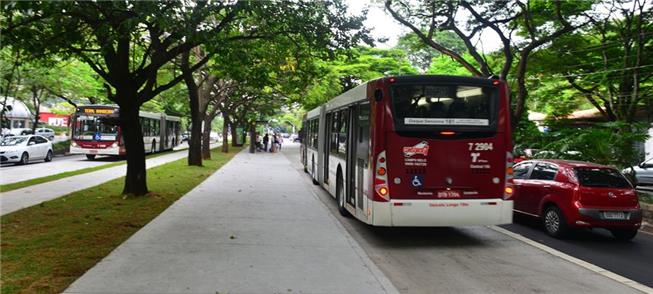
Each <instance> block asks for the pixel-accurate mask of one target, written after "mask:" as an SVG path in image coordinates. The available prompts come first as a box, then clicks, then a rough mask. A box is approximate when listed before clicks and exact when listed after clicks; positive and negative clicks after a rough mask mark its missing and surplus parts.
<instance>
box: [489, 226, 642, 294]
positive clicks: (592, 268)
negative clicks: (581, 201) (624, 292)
mask: <svg viewBox="0 0 653 294" xmlns="http://www.w3.org/2000/svg"><path fill="white" fill-rule="evenodd" d="M488 228H490V229H492V230H494V231H496V232H499V233H501V234H504V235H507V236H509V237H512V238H514V239H517V240H519V241H522V242H524V243H526V244H528V245H531V246H533V247H535V248H537V249H540V250H542V251H545V252H547V253H549V254H551V255H553V256H556V257H559V258H562V259H564V260H566V261H568V262H571V263H573V264H576V265H578V266H580V267H583V268H585V269H588V270H590V271H592V272H595V273H597V274H599V275H602V276H604V277H606V278H609V279H612V280H614V281H616V282H619V283H621V284H623V285H626V286H628V287H630V288H633V289H635V290H638V291H641V292H644V293H653V288H651V287H648V286H646V285H643V284H640V283H638V282H636V281H633V280H631V279H629V278H626V277H624V276H621V275H618V274H615V273H613V272H611V271H609V270H606V269H604V268H602V267H599V266H596V265H594V264H591V263H589V262H587V261H584V260H581V259H578V258H576V257H573V256H571V255H568V254H566V253H563V252H561V251H558V250H556V249H553V248H551V247H549V246H546V245H544V244H542V243H538V242H536V241H533V240H531V239H528V238H526V237H524V236H522V235H519V234H516V233H513V232H511V231H508V230H506V229H504V228H501V227H498V226H488Z"/></svg>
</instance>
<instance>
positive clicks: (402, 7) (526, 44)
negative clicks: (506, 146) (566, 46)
mask: <svg viewBox="0 0 653 294" xmlns="http://www.w3.org/2000/svg"><path fill="white" fill-rule="evenodd" d="M591 5H592V3H590V2H578V1H565V2H563V1H525V2H524V1H499V2H488V1H482V0H478V1H443V2H438V1H424V2H421V3H419V4H414V3H413V2H410V1H404V0H386V1H385V7H386V9H387V10H388V11H389V12H390V14H391V15H392V16H393V17H394V18H395V19H396V20H397V21H399V22H400V23H402V24H403V25H405V26H407V27H409V28H410V29H411V30H412V31H413V32H414V33H415V34H416V35H417V36H419V38H420V39H421V40H422V41H423V42H424V43H425V44H427V45H428V46H430V47H431V48H433V49H434V50H437V51H439V52H440V53H442V54H444V55H447V56H449V57H451V58H452V59H454V60H455V61H456V62H458V63H460V64H461V65H462V66H463V67H464V68H466V69H467V70H468V71H469V72H470V73H472V75H474V76H479V77H489V76H493V75H495V74H498V76H499V78H500V79H502V80H507V79H508V77H509V74H511V70H512V67H513V60H515V59H517V65H516V68H515V71H514V73H512V75H514V80H515V81H514V84H515V85H516V88H517V91H516V93H515V95H511V99H513V101H512V102H513V103H512V104H513V105H514V106H513V111H512V112H513V125H516V124H517V123H518V121H519V119H520V118H521V117H522V113H523V112H524V111H525V102H526V98H527V96H528V90H527V88H526V77H527V67H528V62H529V57H530V56H531V54H532V53H533V52H534V51H535V50H536V49H537V48H539V47H541V46H543V45H544V44H547V43H549V42H551V41H553V40H555V39H557V38H559V37H560V36H562V35H564V34H567V33H569V32H572V31H574V30H575V29H576V28H578V27H579V26H582V25H584V24H585V23H586V22H585V21H582V20H581V16H582V14H583V13H584V11H585V10H587V9H589V8H591ZM486 30H488V31H491V32H492V33H494V34H496V35H497V36H498V37H499V39H500V40H501V44H502V49H501V53H502V60H503V62H502V63H501V65H500V66H493V65H492V64H491V63H490V62H488V58H487V56H486V54H485V53H484V52H483V51H482V50H480V48H478V47H477V42H475V40H477V39H478V38H479V35H480V34H481V33H482V32H484V31H486ZM442 31H449V32H453V33H455V34H456V35H457V36H458V37H459V38H460V39H461V40H462V41H463V42H464V43H465V47H466V48H467V52H468V53H469V56H470V57H471V59H469V58H465V57H464V56H463V55H462V54H460V53H458V52H456V51H454V50H452V48H450V47H447V45H446V44H444V43H442V42H440V41H439V40H438V39H437V38H436V36H437V33H438V32H442ZM472 61H473V62H475V63H476V65H475V64H474V63H473V62H472Z"/></svg>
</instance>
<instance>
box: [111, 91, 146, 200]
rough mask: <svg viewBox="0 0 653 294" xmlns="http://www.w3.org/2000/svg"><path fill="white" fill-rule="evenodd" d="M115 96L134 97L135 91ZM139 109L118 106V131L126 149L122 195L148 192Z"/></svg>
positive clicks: (135, 106) (136, 106)
mask: <svg viewBox="0 0 653 294" xmlns="http://www.w3.org/2000/svg"><path fill="white" fill-rule="evenodd" d="M116 94H117V96H118V97H135V96H136V93H135V91H134V93H121V92H120V91H118V92H117V93H116ZM134 100H135V99H134ZM139 109H140V106H139V105H138V104H123V105H120V129H121V130H122V136H123V138H124V139H125V147H126V148H127V175H126V176H125V187H124V188H123V191H122V193H123V194H133V195H145V194H147V192H148V191H147V178H146V170H147V169H146V168H145V146H143V145H144V143H143V133H142V130H141V127H140V126H141V125H140V120H139V116H138V111H139Z"/></svg>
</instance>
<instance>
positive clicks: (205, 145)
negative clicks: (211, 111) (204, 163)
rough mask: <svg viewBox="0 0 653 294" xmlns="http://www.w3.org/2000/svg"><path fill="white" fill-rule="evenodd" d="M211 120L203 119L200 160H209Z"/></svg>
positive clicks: (208, 118) (206, 117)
mask: <svg viewBox="0 0 653 294" xmlns="http://www.w3.org/2000/svg"><path fill="white" fill-rule="evenodd" d="M212 122H213V118H211V117H210V116H208V115H207V116H205V117H204V131H203V132H202V159H211V123H212Z"/></svg>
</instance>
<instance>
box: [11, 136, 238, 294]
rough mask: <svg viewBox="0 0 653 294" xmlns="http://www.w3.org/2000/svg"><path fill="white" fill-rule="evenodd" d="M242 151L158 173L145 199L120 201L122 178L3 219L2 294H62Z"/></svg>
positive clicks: (150, 179) (216, 152)
mask: <svg viewBox="0 0 653 294" xmlns="http://www.w3.org/2000/svg"><path fill="white" fill-rule="evenodd" d="M240 150H242V148H235V147H232V148H230V152H229V153H221V152H220V151H219V150H218V149H217V148H216V149H214V150H213V151H212V152H211V156H212V159H211V160H205V161H204V166H202V167H196V166H188V165H187V159H186V158H182V159H179V160H176V161H173V162H170V163H167V164H164V165H161V166H157V167H153V168H151V169H149V170H148V172H147V181H148V187H149V189H150V191H151V192H150V193H149V194H148V195H146V196H142V197H126V196H125V195H121V194H120V193H121V191H122V188H123V181H124V178H119V179H115V180H112V181H109V182H107V183H104V184H102V185H98V186H95V187H92V188H88V189H85V190H82V191H78V192H75V193H71V194H69V195H66V196H63V197H60V198H57V199H54V200H51V201H48V202H44V203H42V204H40V205H36V206H32V207H29V208H26V209H22V210H19V211H16V212H13V213H10V214H7V215H5V216H2V217H1V218H0V225H1V228H0V229H1V230H2V243H1V245H0V246H1V247H0V248H1V249H2V256H1V258H0V261H1V263H0V271H1V273H2V275H1V276H2V277H1V278H0V281H1V284H2V286H1V291H0V292H2V293H5V294H9V293H32V292H38V293H60V292H62V291H63V290H65V289H66V288H67V287H68V286H69V285H70V284H71V283H72V282H73V281H75V280H76V279H77V278H78V277H80V276H81V275H82V274H84V273H85V272H86V271H87V270H88V269H90V268H91V267H93V266H94V265H95V264H96V263H97V262H99V261H100V260H101V259H102V258H104V257H105V256H107V255H108V254H109V253H110V252H111V251H112V250H113V249H115V248H116V247H118V245H120V244H122V243H123V242H124V241H125V240H127V238H129V237H130V236H131V235H132V234H134V233H135V232H136V231H138V230H139V229H141V228H142V227H143V226H145V225H146V224H147V223H148V222H150V221H151V220H152V219H154V218H155V217H156V216H158V215H159V214H160V213H161V212H163V211H164V210H165V209H166V208H168V207H169V206H170V205H171V204H172V203H173V202H175V201H176V200H177V199H179V198H180V197H181V196H183V195H184V194H186V193H187V192H189V191H190V190H191V189H193V188H194V187H195V186H197V185H198V184H200V183H201V182H202V181H204V179H206V178H207V177H208V176H210V175H211V174H213V173H214V172H215V171H216V170H218V169H219V168H220V167H222V166H223V165H224V164H225V163H227V162H228V161H229V160H230V159H231V158H232V157H233V156H234V155H235V154H236V153H237V152H239V151H240Z"/></svg>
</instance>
